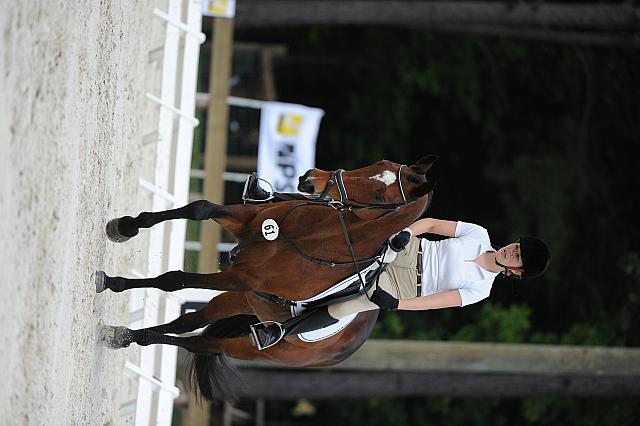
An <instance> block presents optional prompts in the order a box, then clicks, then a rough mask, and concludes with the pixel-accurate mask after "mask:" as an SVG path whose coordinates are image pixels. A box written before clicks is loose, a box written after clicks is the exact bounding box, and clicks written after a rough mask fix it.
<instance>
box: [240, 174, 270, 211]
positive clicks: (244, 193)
mask: <svg viewBox="0 0 640 426" xmlns="http://www.w3.org/2000/svg"><path fill="white" fill-rule="evenodd" d="M250 180H251V174H250V175H249V176H247V180H245V181H244V188H243V190H242V202H243V203H245V204H246V203H247V202H250V203H266V202H267V201H270V200H272V199H273V198H274V197H273V194H274V193H275V191H274V189H273V186H272V185H271V183H269V182H268V181H266V180H265V179H262V178H259V177H258V175H256V186H258V188H260V186H259V185H258V182H260V181H263V182H264V183H266V184H267V185H269V191H265V190H264V189H262V188H260V189H262V190H263V191H265V192H266V193H267V194H268V196H267V198H265V199H263V200H262V199H260V200H257V199H254V198H251V197H249V181H250Z"/></svg>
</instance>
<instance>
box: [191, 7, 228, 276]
mask: <svg viewBox="0 0 640 426" xmlns="http://www.w3.org/2000/svg"><path fill="white" fill-rule="evenodd" d="M232 50H233V20H231V19H220V18H217V19H214V20H213V43H211V70H210V76H209V93H210V96H209V108H208V109H207V135H206V145H205V154H204V157H205V159H204V169H205V170H206V172H207V175H206V177H205V179H204V186H203V191H202V195H203V197H204V198H205V199H207V200H210V201H212V202H214V203H220V204H222V202H223V201H224V182H223V181H222V173H223V172H224V171H225V170H226V155H227V129H228V121H229V107H228V106H227V96H228V95H229V76H230V73H231V53H232ZM200 229H201V230H200V241H201V243H202V248H201V250H200V255H199V258H198V271H199V272H201V273H210V272H215V271H217V270H218V264H219V257H218V249H217V244H218V242H219V241H220V231H221V229H220V226H219V225H218V224H217V223H215V222H213V221H210V220H209V221H203V222H202V224H201V228H200Z"/></svg>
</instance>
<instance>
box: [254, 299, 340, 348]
mask: <svg viewBox="0 0 640 426" xmlns="http://www.w3.org/2000/svg"><path fill="white" fill-rule="evenodd" d="M336 322H338V320H337V319H335V318H334V317H332V316H331V315H330V314H329V310H328V308H327V307H326V306H321V307H319V308H315V309H309V310H308V311H305V312H303V313H302V314H300V315H298V316H297V317H293V318H291V319H288V320H287V321H285V322H284V324H281V323H279V322H275V321H265V322H261V323H258V324H253V325H251V326H250V328H251V334H250V337H251V342H252V343H253V344H254V345H255V346H257V347H258V349H259V350H263V349H266V348H268V347H271V346H273V345H275V344H276V343H278V342H279V341H280V340H282V339H283V338H284V337H285V336H289V335H292V334H300V333H307V332H309V331H314V330H319V329H321V328H324V327H328V326H330V325H332V324H335V323H336Z"/></svg>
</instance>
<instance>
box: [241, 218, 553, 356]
mask: <svg viewBox="0 0 640 426" xmlns="http://www.w3.org/2000/svg"><path fill="white" fill-rule="evenodd" d="M424 233H433V234H438V235H442V236H445V237H450V238H448V239H445V240H441V241H429V240H427V239H420V238H417V237H416V236H417V235H420V234H424ZM389 246H390V248H391V249H392V250H393V251H395V252H397V253H398V254H397V257H396V259H395V260H394V261H393V262H392V263H390V264H388V265H386V268H385V270H384V271H383V272H382V273H381V275H380V279H379V281H378V284H377V286H375V288H373V287H372V288H371V290H369V294H367V295H364V294H363V295H361V296H359V297H357V298H355V299H352V300H348V301H345V302H340V303H336V304H333V305H329V306H328V307H322V308H319V309H317V310H315V311H312V312H311V313H310V314H309V320H308V321H307V320H306V319H305V318H300V319H297V320H296V319H293V320H290V321H295V322H296V324H295V325H294V327H293V328H292V329H287V327H284V329H283V327H281V325H280V324H278V323H270V324H265V325H264V326H258V327H256V328H254V333H253V336H254V339H257V340H259V343H260V344H259V347H261V346H262V347H263V345H262V344H263V343H264V344H267V345H272V344H274V343H275V342H277V341H279V340H280V339H281V338H282V337H283V335H289V334H294V333H301V332H307V331H312V330H315V329H318V328H322V327H325V326H328V325H331V324H333V323H335V322H337V321H338V320H339V319H340V318H342V317H345V316H347V315H350V314H353V313H357V312H363V311H368V310H372V309H383V310H398V309H400V310H427V309H441V308H449V307H456V306H467V305H470V304H472V303H476V302H479V301H480V300H483V299H485V298H487V297H488V296H489V293H490V291H491V286H492V284H493V281H494V279H495V278H496V276H498V275H499V274H504V275H505V276H509V277H513V278H516V279H527V278H535V277H538V276H540V275H542V274H543V273H544V271H545V270H546V269H547V267H548V265H549V260H550V259H551V255H550V253H549V249H548V248H547V246H546V245H545V243H544V242H542V241H541V240H539V239H537V238H534V237H521V238H519V239H518V240H517V241H516V242H514V243H511V244H509V245H507V246H504V247H502V248H500V249H498V250H495V249H494V248H493V247H492V246H491V241H490V239H489V234H488V233H487V230H486V229H485V228H483V227H481V226H479V225H474V224H471V223H466V222H455V221H449V220H439V219H432V218H425V219H419V220H417V221H416V222H414V223H413V224H412V225H410V226H409V227H408V228H405V229H404V230H402V231H401V232H400V233H398V234H397V235H395V236H394V237H393V238H391V240H390V242H389ZM285 324H286V323H285Z"/></svg>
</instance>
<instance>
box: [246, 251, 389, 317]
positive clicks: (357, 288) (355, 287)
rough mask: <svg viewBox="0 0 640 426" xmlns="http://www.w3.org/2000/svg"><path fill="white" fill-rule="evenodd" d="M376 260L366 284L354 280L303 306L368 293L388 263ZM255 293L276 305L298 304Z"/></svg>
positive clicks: (337, 300) (346, 298)
mask: <svg viewBox="0 0 640 426" xmlns="http://www.w3.org/2000/svg"><path fill="white" fill-rule="evenodd" d="M376 262H377V263H378V267H377V268H376V269H373V270H371V271H369V272H368V273H367V274H366V276H365V278H364V281H365V284H364V286H362V285H361V282H360V281H354V282H353V284H351V285H350V286H349V287H347V288H344V289H342V290H339V291H337V292H335V293H332V294H329V295H327V296H325V297H322V298H320V299H316V300H313V301H309V302H305V303H303V304H302V306H303V307H304V308H306V309H310V308H317V307H320V306H329V305H335V304H336V303H342V302H346V301H347V300H351V299H355V298H356V297H359V296H361V295H363V294H366V293H367V292H368V291H369V290H370V289H371V287H372V286H373V285H374V284H376V285H377V283H378V280H379V279H380V274H382V272H383V271H384V270H385V268H386V265H385V264H383V263H381V262H380V261H379V260H376ZM254 294H255V295H256V296H258V297H259V298H261V299H263V300H266V301H268V302H271V303H275V304H276V305H280V306H295V305H296V302H295V301H291V300H287V299H285V298H283V297H280V296H276V295H274V294H269V293H264V292H261V291H254Z"/></svg>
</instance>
